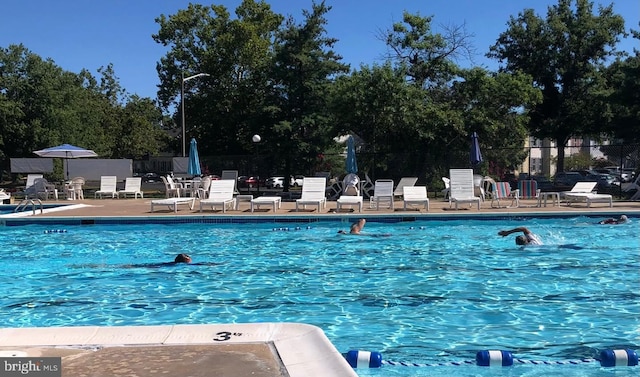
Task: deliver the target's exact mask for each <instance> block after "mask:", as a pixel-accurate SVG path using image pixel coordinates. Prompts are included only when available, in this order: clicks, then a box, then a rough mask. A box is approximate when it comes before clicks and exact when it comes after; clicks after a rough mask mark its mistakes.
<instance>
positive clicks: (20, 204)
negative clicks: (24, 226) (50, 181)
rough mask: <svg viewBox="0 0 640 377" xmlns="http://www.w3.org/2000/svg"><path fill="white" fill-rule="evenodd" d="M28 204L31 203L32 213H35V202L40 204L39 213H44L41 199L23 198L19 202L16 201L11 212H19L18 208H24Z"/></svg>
mask: <svg viewBox="0 0 640 377" xmlns="http://www.w3.org/2000/svg"><path fill="white" fill-rule="evenodd" d="M29 204H31V210H32V211H33V214H34V215H35V214H36V204H38V205H40V213H41V214H42V213H44V210H43V206H42V200H40V199H23V200H22V201H21V202H20V203H18V205H17V206H16V208H15V209H14V210H13V212H20V210H25V209H26V208H27V206H28V205H29Z"/></svg>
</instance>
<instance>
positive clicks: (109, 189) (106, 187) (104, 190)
mask: <svg viewBox="0 0 640 377" xmlns="http://www.w3.org/2000/svg"><path fill="white" fill-rule="evenodd" d="M117 183H118V177H116V176H115V175H103V176H102V177H100V190H98V191H96V192H95V193H94V194H93V197H94V198H98V197H100V199H102V196H103V195H110V196H111V198H115V197H117V196H118V190H117Z"/></svg>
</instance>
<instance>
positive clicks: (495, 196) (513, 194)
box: [491, 182, 520, 208]
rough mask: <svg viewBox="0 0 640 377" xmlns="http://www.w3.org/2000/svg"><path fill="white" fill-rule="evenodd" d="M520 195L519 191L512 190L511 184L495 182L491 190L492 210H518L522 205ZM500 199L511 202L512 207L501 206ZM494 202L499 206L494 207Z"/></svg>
mask: <svg viewBox="0 0 640 377" xmlns="http://www.w3.org/2000/svg"><path fill="white" fill-rule="evenodd" d="M518 195H519V191H518V190H517V189H516V190H511V184H510V183H509V182H493V183H492V188H491V208H514V207H515V208H517V207H518V206H519V205H520V199H519V197H518ZM500 199H503V200H505V199H507V200H511V205H508V206H501V205H500ZM494 202H496V203H497V206H494V205H493V203H494ZM514 203H515V205H514Z"/></svg>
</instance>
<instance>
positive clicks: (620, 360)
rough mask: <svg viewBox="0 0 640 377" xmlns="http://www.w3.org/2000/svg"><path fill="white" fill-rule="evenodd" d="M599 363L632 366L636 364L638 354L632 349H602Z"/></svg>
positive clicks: (606, 365) (604, 365)
mask: <svg viewBox="0 0 640 377" xmlns="http://www.w3.org/2000/svg"><path fill="white" fill-rule="evenodd" d="M600 365H601V366H603V367H627V366H628V367H632V366H635V365H638V354H637V353H636V351H634V350H629V349H627V350H602V351H600Z"/></svg>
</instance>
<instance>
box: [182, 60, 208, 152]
mask: <svg viewBox="0 0 640 377" xmlns="http://www.w3.org/2000/svg"><path fill="white" fill-rule="evenodd" d="M202 76H211V75H210V74H208V73H198V74H197V75H193V76H189V77H184V72H182V80H181V81H180V102H181V108H182V109H181V112H182V157H185V156H186V150H187V135H186V134H187V127H186V121H185V115H184V83H185V81H189V80H191V79H195V78H196V77H202Z"/></svg>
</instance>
